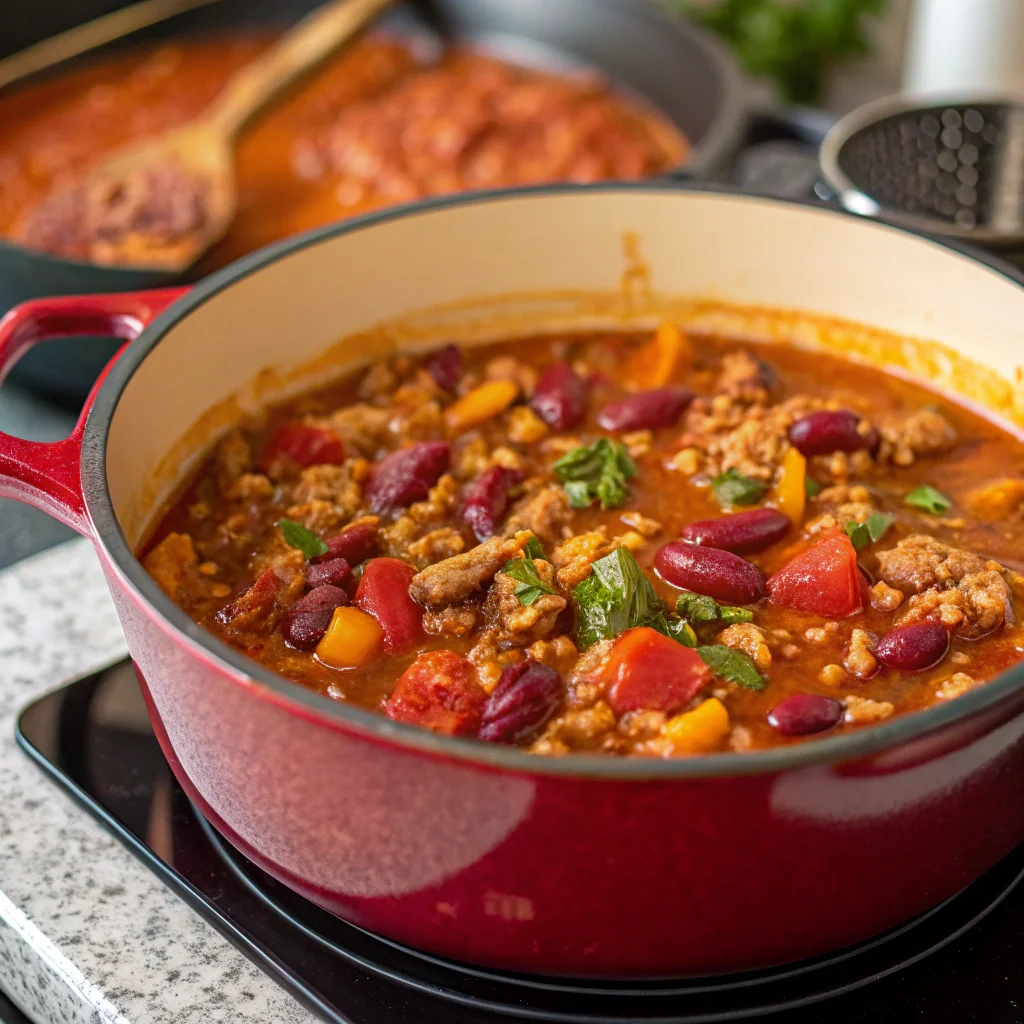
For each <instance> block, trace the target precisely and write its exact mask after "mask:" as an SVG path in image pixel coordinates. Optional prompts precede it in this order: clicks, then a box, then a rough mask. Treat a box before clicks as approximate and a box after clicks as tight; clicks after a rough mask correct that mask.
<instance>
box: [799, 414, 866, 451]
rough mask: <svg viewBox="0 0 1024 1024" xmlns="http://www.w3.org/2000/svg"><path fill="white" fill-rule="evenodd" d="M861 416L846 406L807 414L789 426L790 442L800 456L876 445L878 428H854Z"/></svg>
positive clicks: (853, 449)
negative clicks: (864, 429)
mask: <svg viewBox="0 0 1024 1024" xmlns="http://www.w3.org/2000/svg"><path fill="white" fill-rule="evenodd" d="M859 423H860V417H859V416H858V415H857V414H856V413H854V412H850V410H849V409H825V410H822V411H821V412H812V413H808V414H807V415H806V416H804V417H802V418H801V419H798V420H797V421H796V423H794V424H793V425H792V426H791V427H790V428H789V441H790V444H792V445H793V447H794V448H796V449H797V450H798V451H799V452H800V453H801V454H802V455H807V456H811V455H828V454H830V453H831V452H857V451H860V450H861V449H863V448H867V449H868V450H873V449H875V448H877V447H878V431H877V430H875V429H874V428H873V427H872V428H871V430H870V431H868V432H867V433H863V434H862V433H861V432H860V431H859V430H858V429H857V425H858V424H859Z"/></svg>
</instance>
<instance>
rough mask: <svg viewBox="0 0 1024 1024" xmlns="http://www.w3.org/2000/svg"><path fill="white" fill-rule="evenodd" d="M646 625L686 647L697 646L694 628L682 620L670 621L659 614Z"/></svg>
mask: <svg viewBox="0 0 1024 1024" xmlns="http://www.w3.org/2000/svg"><path fill="white" fill-rule="evenodd" d="M644 625H645V626H650V627H651V629H656V630H657V631H658V632H659V633H663V634H664V635H665V636H668V637H671V638H672V639H673V640H676V641H678V642H679V643H681V644H682V645H683V646H684V647H696V646H697V634H696V633H694V631H693V627H692V626H691V625H690V624H689V623H688V622H684V621H683V620H682V619H669V618H666V617H665V615H664V614H663V613H659V614H657V615H656V616H655V617H654V618H653V619H651V621H650V622H645V623H644Z"/></svg>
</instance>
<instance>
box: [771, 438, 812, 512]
mask: <svg viewBox="0 0 1024 1024" xmlns="http://www.w3.org/2000/svg"><path fill="white" fill-rule="evenodd" d="M806 503H807V459H806V458H804V456H803V455H801V454H800V452H798V451H797V450H796V449H795V448H790V449H789V451H788V452H786V455H785V458H783V460H782V472H781V474H780V475H779V483H778V487H776V489H775V505H776V508H778V510H779V511H780V512H781V513H782V514H783V515H784V516H786V517H787V518H788V519H789V521H790V522H792V523H795V524H796V525H797V526H799V525H800V523H802V522H803V518H804V506H805V505H806Z"/></svg>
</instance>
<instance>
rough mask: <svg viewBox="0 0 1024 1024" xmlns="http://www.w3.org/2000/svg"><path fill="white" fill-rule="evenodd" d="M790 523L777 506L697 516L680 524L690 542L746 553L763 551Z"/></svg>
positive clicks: (683, 536) (780, 535)
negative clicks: (719, 514)
mask: <svg viewBox="0 0 1024 1024" xmlns="http://www.w3.org/2000/svg"><path fill="white" fill-rule="evenodd" d="M790 525H791V524H790V522H789V518H788V517H787V516H784V515H783V514H782V513H781V512H779V511H778V510H777V509H774V508H755V509H751V510H750V511H749V512H738V513H737V514H736V515H734V516H719V517H718V518H717V519H699V520H698V521H697V522H695V523H690V525H689V526H686V527H684V528H683V533H682V538H683V540H688V541H689V542H690V543H691V544H703V545H704V546H705V547H709V548H721V549H722V550H723V551H732V552H733V553H734V554H737V555H745V554H749V553H750V552H752V551H763V550H764V549H765V548H767V547H770V546H771V545H772V544H774V543H775V542H776V541H777V540H781V539H782V538H783V537H784V536H785V535H786V533H787V532H788V531H789V527H790Z"/></svg>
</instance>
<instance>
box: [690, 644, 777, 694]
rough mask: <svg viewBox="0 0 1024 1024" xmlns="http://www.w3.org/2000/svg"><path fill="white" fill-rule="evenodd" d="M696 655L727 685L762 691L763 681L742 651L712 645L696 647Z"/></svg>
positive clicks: (721, 645) (722, 645) (720, 645)
mask: <svg viewBox="0 0 1024 1024" xmlns="http://www.w3.org/2000/svg"><path fill="white" fill-rule="evenodd" d="M697 653H698V654H699V655H700V656H701V658H702V659H703V661H704V664H705V665H707V666H708V668H710V669H711V671H712V672H714V673H715V675H716V676H718V677H719V678H721V679H724V680H726V682H729V683H736V685H737V686H742V687H744V688H746V689H748V690H763V689H764V679H763V678H762V677H761V673H760V672H758V671H757V669H756V668H755V666H754V663H753V661H751V660H750V658H749V657H748V656H747V655H746V654H744V653H743V652H742V651H737V650H735V649H734V648H732V647H726V646H725V645H724V644H712V645H710V646H708V647H698V648H697Z"/></svg>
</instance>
